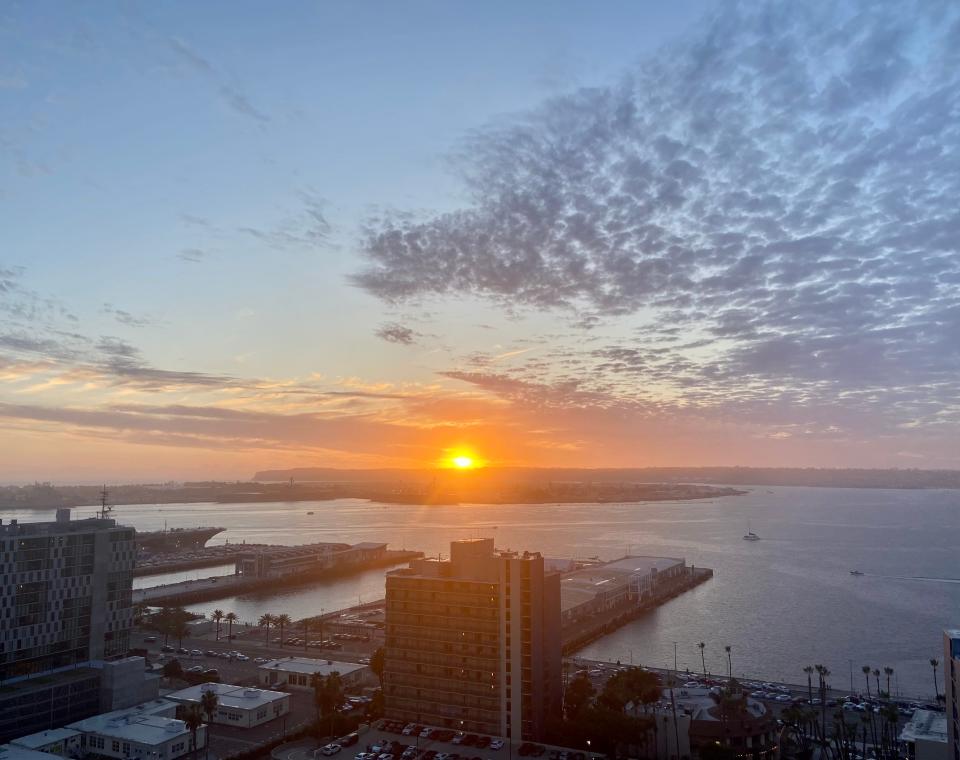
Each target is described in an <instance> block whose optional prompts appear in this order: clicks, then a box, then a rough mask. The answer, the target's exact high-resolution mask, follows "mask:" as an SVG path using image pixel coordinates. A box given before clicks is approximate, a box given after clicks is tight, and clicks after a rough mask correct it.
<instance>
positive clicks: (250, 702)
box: [165, 683, 290, 728]
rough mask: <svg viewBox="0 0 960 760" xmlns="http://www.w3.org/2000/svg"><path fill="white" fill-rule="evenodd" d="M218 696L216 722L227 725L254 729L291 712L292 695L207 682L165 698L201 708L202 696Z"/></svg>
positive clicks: (214, 720) (214, 716)
mask: <svg viewBox="0 0 960 760" xmlns="http://www.w3.org/2000/svg"><path fill="white" fill-rule="evenodd" d="M205 691H212V692H213V693H214V694H216V695H217V710H216V712H215V713H214V715H213V722H214V723H219V724H222V725H224V726H237V727H238V728H253V727H254V726H259V725H261V724H263V723H267V722H269V721H271V720H273V719H274V718H279V717H281V716H282V715H286V714H287V713H289V712H290V695H289V694H284V693H283V692H281V691H269V690H268V689H251V688H249V687H246V686H231V685H230V684H223V683H204V684H198V685H197V686H190V687H189V688H186V689H181V690H180V691H175V692H173V693H171V694H167V695H166V697H165V698H166V699H170V700H172V701H174V702H177V703H179V704H181V705H200V704H201V699H202V698H203V693H204V692H205Z"/></svg>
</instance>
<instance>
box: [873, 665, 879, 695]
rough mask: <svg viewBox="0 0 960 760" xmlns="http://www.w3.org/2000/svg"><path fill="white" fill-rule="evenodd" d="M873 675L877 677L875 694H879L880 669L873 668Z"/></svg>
mask: <svg viewBox="0 0 960 760" xmlns="http://www.w3.org/2000/svg"><path fill="white" fill-rule="evenodd" d="M873 677H874V678H876V679H877V696H878V697H879V696H880V669H879V668H874V670H873Z"/></svg>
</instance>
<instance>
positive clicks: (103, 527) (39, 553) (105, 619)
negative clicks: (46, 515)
mask: <svg viewBox="0 0 960 760" xmlns="http://www.w3.org/2000/svg"><path fill="white" fill-rule="evenodd" d="M135 557H136V549H135V545H134V530H133V528H124V527H121V526H118V525H117V524H116V523H115V522H114V521H113V520H108V519H95V518H94V519H88V520H75V521H71V520H70V510H69V509H58V510H57V519H56V521H55V522H41V523H19V522H18V521H17V520H11V521H10V522H9V523H8V524H6V525H3V524H0V578H3V581H4V582H3V584H2V586H0V610H2V614H0V681H4V682H9V681H10V680H11V679H17V678H23V677H29V676H31V675H35V674H37V673H44V672H48V671H51V670H55V669H57V668H62V667H68V666H72V665H75V664H77V663H81V662H87V661H89V660H105V659H110V658H112V657H117V656H120V655H124V654H126V652H127V649H128V648H129V636H130V628H131V627H132V625H133V608H132V604H131V589H132V584H133V565H134V559H135Z"/></svg>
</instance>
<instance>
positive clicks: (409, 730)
mask: <svg viewBox="0 0 960 760" xmlns="http://www.w3.org/2000/svg"><path fill="white" fill-rule="evenodd" d="M416 727H417V726H416V724H414V723H407V725H405V726H404V727H403V735H404V736H411V735H412V734H413V729H415V728H416Z"/></svg>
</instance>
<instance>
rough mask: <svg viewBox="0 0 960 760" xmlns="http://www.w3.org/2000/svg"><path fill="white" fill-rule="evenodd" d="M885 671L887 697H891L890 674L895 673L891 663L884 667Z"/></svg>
mask: <svg viewBox="0 0 960 760" xmlns="http://www.w3.org/2000/svg"><path fill="white" fill-rule="evenodd" d="M883 673H884V675H885V676H886V677H887V699H890V697H891V696H892V694H891V692H890V676H892V675H893V668H891V667H890V666H889V665H886V666H884V668H883Z"/></svg>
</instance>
